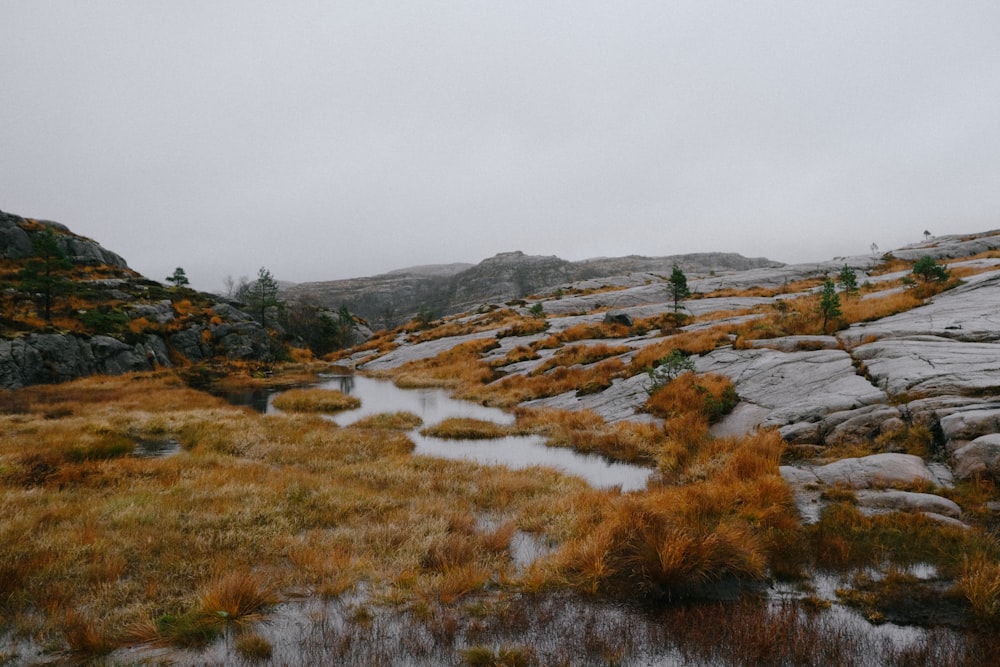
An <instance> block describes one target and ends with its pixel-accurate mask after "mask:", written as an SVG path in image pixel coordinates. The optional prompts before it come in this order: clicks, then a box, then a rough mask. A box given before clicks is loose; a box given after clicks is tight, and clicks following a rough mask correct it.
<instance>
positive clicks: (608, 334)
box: [537, 322, 636, 349]
mask: <svg viewBox="0 0 1000 667" xmlns="http://www.w3.org/2000/svg"><path fill="white" fill-rule="evenodd" d="M634 335H636V331H635V329H634V328H633V327H627V326H625V325H624V324H614V323H607V322H594V323H591V324H587V323H584V324H577V325H574V326H572V327H569V328H568V329H564V330H562V331H560V332H559V333H556V334H552V335H551V336H549V337H547V338H544V339H543V340H541V341H539V342H538V343H537V347H538V348H541V349H545V348H553V347H560V346H562V345H564V344H565V343H572V342H575V341H578V340H595V339H602V338H628V337H630V336H634Z"/></svg>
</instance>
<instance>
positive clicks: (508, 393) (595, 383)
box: [458, 358, 625, 407]
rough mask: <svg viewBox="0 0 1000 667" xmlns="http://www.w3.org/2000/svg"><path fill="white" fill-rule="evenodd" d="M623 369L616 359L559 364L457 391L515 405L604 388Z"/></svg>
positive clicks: (489, 401) (502, 404)
mask: <svg viewBox="0 0 1000 667" xmlns="http://www.w3.org/2000/svg"><path fill="white" fill-rule="evenodd" d="M624 372H625V364H624V363H622V361H621V360H620V359H617V358H615V359H607V360H605V361H602V362H600V363H597V364H592V365H590V366H587V367H585V368H579V367H576V368H567V367H565V366H558V367H556V368H554V369H552V370H550V371H549V372H548V373H545V374H543V375H531V376H527V375H521V374H516V375H509V376H506V377H503V378H501V379H499V380H497V381H495V382H492V383H490V384H487V385H485V386H482V385H466V386H465V387H464V388H463V389H462V390H461V391H459V392H458V396H459V398H465V399H469V400H474V401H478V402H482V403H484V404H486V405H493V406H498V407H512V406H515V405H517V404H518V403H523V402H524V401H529V400H532V399H535V398H544V397H546V396H556V395H558V394H562V393H566V392H570V391H573V392H577V395H583V394H590V393H596V392H599V391H603V390H604V389H606V388H608V387H610V386H611V383H612V381H613V380H614V379H615V378H619V377H622V376H623V375H624Z"/></svg>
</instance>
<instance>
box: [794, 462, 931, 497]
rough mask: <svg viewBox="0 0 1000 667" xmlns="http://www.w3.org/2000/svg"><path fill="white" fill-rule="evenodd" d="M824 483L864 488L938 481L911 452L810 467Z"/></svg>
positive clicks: (925, 464)
mask: <svg viewBox="0 0 1000 667" xmlns="http://www.w3.org/2000/svg"><path fill="white" fill-rule="evenodd" d="M812 472H813V474H815V475H816V478H817V479H818V480H819V481H821V482H823V483H824V484H826V485H827V486H833V485H837V484H840V485H844V486H849V487H851V488H855V489H867V488H872V487H878V486H891V485H895V484H901V485H907V484H932V485H934V486H938V485H939V483H940V481H939V480H938V478H937V476H935V474H934V473H933V472H932V471H931V469H930V468H928V467H927V463H925V462H924V460H923V459H922V458H920V457H919V456H914V455H912V454H872V455H870V456H862V457H857V458H847V459H841V460H839V461H834V462H833V463H827V464H826V465H822V466H817V467H816V468H813V469H812Z"/></svg>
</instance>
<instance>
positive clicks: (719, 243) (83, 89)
mask: <svg viewBox="0 0 1000 667" xmlns="http://www.w3.org/2000/svg"><path fill="white" fill-rule="evenodd" d="M0 95H2V102H0V209H2V210H4V211H7V212H10V213H16V214H18V215H23V216H28V217H35V218H44V219H52V220H58V221H60V222H62V223H65V224H66V225H68V226H69V227H70V228H71V229H72V230H73V231H75V232H77V233H79V234H82V235H84V236H89V237H91V238H93V239H95V240H97V241H98V242H100V243H101V244H102V245H104V246H105V247H107V248H109V249H110V250H113V251H115V252H117V253H119V254H121V255H123V256H124V257H125V258H126V259H127V260H128V262H129V264H130V266H132V268H134V269H136V270H138V271H140V272H142V273H143V274H145V275H147V276H148V277H151V278H153V279H157V280H161V281H162V280H163V279H164V278H165V277H166V276H167V275H169V274H170V273H171V272H172V271H173V268H174V267H176V266H181V267H184V268H185V270H186V271H187V273H188V276H189V277H190V278H191V281H192V283H193V284H194V286H196V287H199V288H202V289H209V290H216V289H221V286H222V284H223V279H224V277H225V276H227V275H231V276H233V277H237V278H238V277H239V276H241V275H246V276H251V277H252V276H254V275H255V274H256V272H257V269H258V268H259V267H260V266H266V267H268V268H269V269H270V270H271V272H272V273H273V274H274V275H275V277H277V278H278V279H280V280H289V281H295V282H303V281H313V280H329V279H336V278H346V277H354V276H364V275H373V274H376V273H380V272H384V271H388V270H392V269H396V268H401V267H406V266H411V265H416V264H430V263H448V262H473V263H474V262H478V261H480V260H482V259H484V258H486V257H490V256H492V255H494V254H496V253H498V252H505V251H510V250H523V251H524V252H526V253H529V254H544V255H558V256H560V257H564V258H566V259H583V258H586V257H593V256H617V255H626V254H642V255H667V254H675V253H684V252H701V251H716V250H717V251H731V252H740V253H742V254H744V255H748V256H766V257H770V258H772V259H776V260H780V261H785V262H800V261H813V260H825V259H830V258H832V257H835V256H840V255H856V254H864V253H867V252H868V249H869V246H870V245H871V244H872V243H877V244H878V246H879V247H880V248H882V249H883V250H887V249H889V248H892V247H897V246H900V245H903V244H906V243H911V242H915V241H918V240H921V238H922V234H923V231H924V230H925V229H926V230H929V231H931V232H932V233H933V234H936V235H942V234H951V233H965V232H973V231H983V230H987V229H993V228H997V227H1000V2H995V1H993V0H989V1H984V2H963V1H960V0H940V1H937V2H921V1H918V0H901V1H899V2H879V1H877V0H864V1H862V2H847V1H843V0H837V1H836V2H833V1H830V2H819V1H817V2H802V1H800V0H795V1H791V0H789V1H787V2H764V1H760V2H757V1H754V2H750V1H745V0H742V1H735V0H734V1H732V2H711V1H706V0H693V1H691V2H671V1H669V0H656V1H650V2H625V1H615V2H610V1H609V2H601V3H598V2H587V1H584V0H567V1H565V2H556V1H546V0H523V1H519V0H489V1H471V0H469V1H463V0H448V1H440V2H436V1H428V0H419V1H411V0H397V1H395V2H379V1H377V0H362V1H359V2H338V1H336V0H322V1H311V0H310V1H307V0H297V1H296V2H293V3H279V2H262V1H258V0H239V1H232V2H230V1H221V0H216V1H212V2H203V1H201V0H198V1H178V0H171V1H169V2H163V1H156V2H143V1H138V0H121V1H119V2H106V1H102V0H88V1H86V2H81V1H79V0H66V1H62V2H49V1H45V0H20V1H18V0H0Z"/></svg>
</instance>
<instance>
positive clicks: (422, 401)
mask: <svg viewBox="0 0 1000 667" xmlns="http://www.w3.org/2000/svg"><path fill="white" fill-rule="evenodd" d="M318 386H319V387H322V388H324V389H337V390H339V391H342V392H344V393H345V394H350V395H352V396H356V397H358V398H360V399H361V407H360V408H358V409H356V410H345V411H343V412H338V413H337V414H335V415H331V416H330V419H332V420H333V421H334V422H336V423H337V424H339V425H340V426H349V425H351V424H353V423H354V422H356V421H357V420H359V419H362V418H364V417H368V416H370V415H375V414H380V413H384V412H400V411H405V412H412V413H413V414H415V415H418V416H419V417H420V418H421V419H423V420H424V426H432V425H434V424H437V423H439V422H441V421H443V420H445V419H449V418H453V417H468V418H472V419H482V420H486V421H492V422H495V423H497V424H512V423H513V422H514V415H512V414H510V413H508V412H504V411H503V410H500V409H498V408H489V407H485V406H482V405H479V404H477V403H472V402H471V401H461V400H458V399H454V398H452V397H451V396H449V395H448V392H446V391H445V390H443V389H400V388H399V387H397V386H396V385H394V384H393V383H392V382H389V381H387V380H375V379H373V378H369V377H364V376H360V375H338V376H333V377H329V378H327V379H326V380H325V381H324V382H322V383H321V384H319V385H318ZM267 409H268V411H272V410H274V408H273V407H272V406H271V401H270V399H269V400H268V407H267ZM419 430H420V429H415V430H414V431H412V432H410V433H409V434H408V435H409V437H410V438H411V439H412V440H413V442H414V444H415V445H416V450H415V453H417V454H422V455H424V456H435V457H438V458H446V459H459V460H467V461H475V462H476V463H482V464H485V465H502V466H507V467H509V468H515V469H516V468H526V467H529V466H546V467H551V468H556V469H558V470H560V471H562V472H565V473H567V474H570V475H574V476H577V477H581V478H583V479H584V480H586V481H587V483H589V484H590V485H591V486H594V487H597V488H612V487H620V488H621V490H622V491H623V492H625V491H637V490H640V489H644V488H646V483H647V482H648V481H649V477H650V475H651V474H652V471H651V470H649V469H648V468H642V467H639V466H634V465H629V464H626V463H615V462H611V461H608V460H607V459H605V458H604V457H602V456H597V455H593V454H580V453H578V452H574V451H573V450H571V449H566V448H562V447H547V446H546V445H545V438H543V437H541V436H510V437H505V438H496V439H493V440H452V439H447V440H446V439H442V438H429V437H426V436H423V435H420V433H419Z"/></svg>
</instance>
